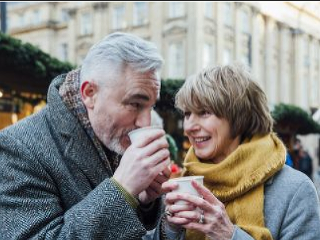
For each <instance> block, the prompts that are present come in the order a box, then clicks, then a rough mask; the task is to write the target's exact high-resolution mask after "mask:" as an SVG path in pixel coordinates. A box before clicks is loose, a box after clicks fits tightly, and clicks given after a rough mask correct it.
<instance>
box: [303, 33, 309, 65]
mask: <svg viewBox="0 0 320 240" xmlns="http://www.w3.org/2000/svg"><path fill="white" fill-rule="evenodd" d="M302 45H303V65H304V67H305V68H306V69H309V65H310V59H309V39H308V38H304V39H303V40H302Z"/></svg>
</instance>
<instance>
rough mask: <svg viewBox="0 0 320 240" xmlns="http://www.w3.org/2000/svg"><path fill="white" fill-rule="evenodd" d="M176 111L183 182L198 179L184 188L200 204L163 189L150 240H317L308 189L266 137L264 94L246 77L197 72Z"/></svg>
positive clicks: (315, 206)
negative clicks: (161, 212)
mask: <svg viewBox="0 0 320 240" xmlns="http://www.w3.org/2000/svg"><path fill="white" fill-rule="evenodd" d="M176 106H177V107H178V108H179V109H181V110H182V111H183V113H184V130H185V133H186V134H187V136H188V138H189V140H190V143H191V145H192V147H191V148H190V149H189V151H188V154H187V156H186V159H185V162H184V176H189V175H203V176H204V186H201V185H198V184H197V183H196V182H192V185H193V187H194V188H195V189H196V190H197V191H198V192H199V193H200V195H201V196H202V198H200V197H197V196H194V195H190V194H187V193H185V194H181V193H180V194H178V193H175V192H171V191H172V190H174V189H176V188H177V185H176V184H175V183H171V182H165V183H163V185H162V187H163V189H164V190H165V191H167V192H168V193H167V194H166V197H165V205H166V206H165V208H166V214H165V217H164V218H163V220H162V221H161V223H160V225H159V228H158V229H157V232H156V235H155V239H157V238H160V239H187V240H200V239H201V240H202V239H203V240H204V239H212V240H230V239H232V240H240V239H241V240H242V239H243V240H252V239H255V240H272V239H274V240H276V239H279V240H280V239H281V240H292V239H295V240H302V239H303V240H309V239H310V240H311V239H312V240H316V239H319V237H320V213H319V200H318V196H317V194H316V190H315V187H314V185H313V183H312V182H311V181H310V179H309V178H308V177H307V176H306V175H304V174H302V173H300V172H298V171H296V170H294V169H292V168H290V167H287V166H285V165H284V163H285V156H286V149H285V147H284V145H283V143H282V142H281V141H280V140H279V138H278V137H277V136H276V134H275V133H273V132H272V127H273V120H272V117H271V115H270V112H269V109H268V103H267V98H266V95H265V94H264V92H263V91H262V90H261V89H260V87H259V86H258V85H257V84H256V83H255V82H254V81H253V79H252V77H251V76H250V74H249V73H248V72H247V71H245V70H244V69H242V68H240V67H237V66H223V67H214V68H209V69H205V70H204V71H202V72H200V73H199V74H197V75H196V76H193V77H190V78H189V79H187V80H186V82H185V83H184V85H183V86H182V88H181V89H180V90H179V92H178V93H177V95H176ZM179 200H185V201H187V202H188V203H189V204H188V205H178V204H175V203H176V202H177V201H179Z"/></svg>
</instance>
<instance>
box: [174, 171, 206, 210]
mask: <svg viewBox="0 0 320 240" xmlns="http://www.w3.org/2000/svg"><path fill="white" fill-rule="evenodd" d="M203 177H204V176H187V177H179V178H172V179H169V182H176V183H178V185H179V187H178V188H177V189H175V190H173V191H172V192H178V193H189V194H192V195H195V196H199V197H201V195H200V194H199V193H198V192H197V190H196V189H195V188H194V187H193V186H192V185H191V180H194V181H196V182H197V183H198V184H200V185H203ZM176 204H178V205H179V204H180V205H185V204H187V202H186V201H182V200H181V201H177V202H176Z"/></svg>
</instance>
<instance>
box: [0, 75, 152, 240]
mask: <svg viewBox="0 0 320 240" xmlns="http://www.w3.org/2000/svg"><path fill="white" fill-rule="evenodd" d="M64 77H65V76H59V77H57V79H55V81H54V82H53V83H52V84H51V86H50V89H49V93H48V104H47V106H46V107H45V108H44V109H43V110H42V111H41V112H39V113H38V114H35V115H32V116H31V117H28V118H26V119H24V120H22V121H20V122H18V123H17V124H15V125H13V126H11V127H9V128H7V129H4V130H2V131H1V132H0V239H1V240H2V239H3V240H9V239H109V240H111V239H117V240H118V239H140V238H141V237H142V236H143V235H144V233H145V226H144V225H143V224H142V223H141V222H140V221H139V219H143V218H144V221H145V220H146V218H148V217H149V223H150V222H153V223H154V220H155V216H154V215H156V214H153V215H152V214H149V215H148V214H145V215H144V216H143V214H140V213H141V212H139V210H138V212H139V214H137V213H136V211H135V210H134V209H133V208H132V207H131V206H130V205H128V203H127V202H126V201H125V200H124V198H123V196H122V194H121V192H119V191H118V189H117V188H116V187H115V186H114V185H113V184H112V182H111V181H110V180H109V177H111V174H112V173H111V172H108V171H107V170H106V168H105V167H104V165H103V163H102V162H101V160H100V158H99V155H98V152H97V151H96V149H95V148H94V146H93V144H92V142H91V141H90V140H89V138H88V136H87V135H86V133H85V131H84V130H83V129H82V127H81V126H80V124H79V122H78V120H77V119H76V118H75V117H74V115H72V114H71V112H69V110H68V109H67V108H66V107H65V105H64V104H63V102H62V100H61V98H60V96H59V93H58V86H59V85H60V84H61V83H62V81H63V80H64ZM138 215H139V217H138ZM150 218H151V219H152V221H150Z"/></svg>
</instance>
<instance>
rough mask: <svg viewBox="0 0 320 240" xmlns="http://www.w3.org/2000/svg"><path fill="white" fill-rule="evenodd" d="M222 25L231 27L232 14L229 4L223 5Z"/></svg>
mask: <svg viewBox="0 0 320 240" xmlns="http://www.w3.org/2000/svg"><path fill="white" fill-rule="evenodd" d="M223 22H224V25H226V26H228V27H232V24H233V13H232V5H231V3H230V2H225V3H224V20H223Z"/></svg>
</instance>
